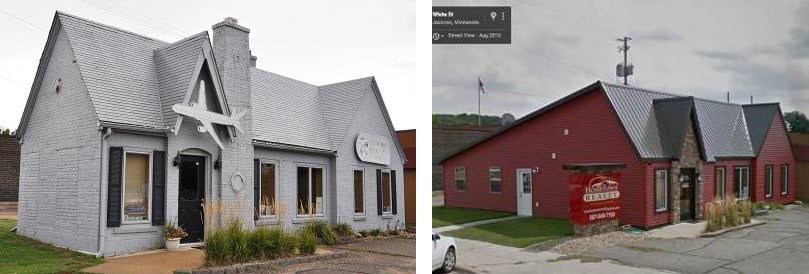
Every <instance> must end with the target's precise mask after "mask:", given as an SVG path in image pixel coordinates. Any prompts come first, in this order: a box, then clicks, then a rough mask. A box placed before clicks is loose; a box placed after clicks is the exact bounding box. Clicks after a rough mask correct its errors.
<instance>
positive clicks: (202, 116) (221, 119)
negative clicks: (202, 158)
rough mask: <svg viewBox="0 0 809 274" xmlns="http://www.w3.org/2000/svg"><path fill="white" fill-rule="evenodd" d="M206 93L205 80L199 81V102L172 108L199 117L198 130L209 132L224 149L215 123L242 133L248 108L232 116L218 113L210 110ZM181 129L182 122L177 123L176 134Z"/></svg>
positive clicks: (178, 112)
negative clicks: (241, 121)
mask: <svg viewBox="0 0 809 274" xmlns="http://www.w3.org/2000/svg"><path fill="white" fill-rule="evenodd" d="M205 97H206V95H205V80H200V81H199V92H198V95H197V102H196V103H193V102H192V103H190V104H189V105H185V104H174V105H173V106H171V109H172V110H174V112H176V113H177V114H180V115H183V116H186V117H191V118H194V119H197V121H199V122H200V123H201V124H202V126H199V127H197V131H199V132H208V133H209V134H211V138H213V140H214V142H216V144H217V145H219V148H221V149H222V150H224V149H225V147H224V146H223V145H222V141H221V140H219V136H218V135H217V134H216V131H215V130H214V128H213V124H220V125H223V126H232V127H234V128H235V129H236V130H238V131H239V133H242V127H241V124H240V123H239V120H241V119H242V117H243V116H244V114H245V113H247V110H242V111H240V112H239V113H236V114H235V115H232V116H227V115H223V114H220V113H216V112H213V111H210V110H208V104H207V100H206V98H205ZM179 131H180V124H179V123H178V124H177V128H176V129H175V130H174V134H175V135H176V134H177V133H178V132H179Z"/></svg>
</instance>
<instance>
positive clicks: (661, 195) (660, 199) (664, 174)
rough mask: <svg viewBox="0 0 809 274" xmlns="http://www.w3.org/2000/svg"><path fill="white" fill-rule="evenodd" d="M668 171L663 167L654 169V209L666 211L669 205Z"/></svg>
mask: <svg viewBox="0 0 809 274" xmlns="http://www.w3.org/2000/svg"><path fill="white" fill-rule="evenodd" d="M668 189H669V172H668V170H665V169H657V170H655V211H656V212H662V211H666V210H667V209H668V207H669V191H668Z"/></svg>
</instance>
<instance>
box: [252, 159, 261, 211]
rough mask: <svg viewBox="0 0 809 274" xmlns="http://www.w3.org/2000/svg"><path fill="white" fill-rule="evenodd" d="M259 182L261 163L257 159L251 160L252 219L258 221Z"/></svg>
mask: <svg viewBox="0 0 809 274" xmlns="http://www.w3.org/2000/svg"><path fill="white" fill-rule="evenodd" d="M259 181H261V163H260V162H259V161H258V159H254V160H253V211H255V212H254V213H253V219H254V220H258V217H259V208H258V207H259V201H260V198H259V197H260V193H258V186H259V183H260V182H259Z"/></svg>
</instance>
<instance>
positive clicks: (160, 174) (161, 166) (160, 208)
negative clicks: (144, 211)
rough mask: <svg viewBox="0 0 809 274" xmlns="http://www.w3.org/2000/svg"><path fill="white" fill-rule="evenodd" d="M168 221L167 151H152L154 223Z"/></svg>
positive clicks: (158, 223) (160, 223)
mask: <svg viewBox="0 0 809 274" xmlns="http://www.w3.org/2000/svg"><path fill="white" fill-rule="evenodd" d="M165 221H166V152H165V151H158V150H155V151H154V153H152V225H163V224H164V223H165Z"/></svg>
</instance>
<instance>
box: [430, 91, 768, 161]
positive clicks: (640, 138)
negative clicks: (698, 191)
mask: <svg viewBox="0 0 809 274" xmlns="http://www.w3.org/2000/svg"><path fill="white" fill-rule="evenodd" d="M596 90H603V91H604V93H605V95H606V97H607V101H608V102H609V104H610V105H611V107H612V109H613V110H614V111H615V115H616V116H617V118H618V121H619V123H620V124H621V126H622V127H623V129H624V132H625V133H626V134H627V136H628V137H629V139H630V141H631V143H632V146H633V148H634V149H635V152H636V153H637V155H638V157H639V158H640V159H642V160H657V159H676V158H678V157H679V156H680V155H679V154H680V153H681V151H680V150H681V149H682V142H683V138H684V136H685V130H686V129H687V128H686V125H687V124H688V121H689V119H694V122H695V123H694V128H695V131H696V132H695V134H696V135H697V138H698V141H699V142H700V148H701V149H702V151H701V152H702V156H703V157H704V158H705V160H706V161H709V162H713V161H716V160H717V159H719V158H749V157H755V154H754V153H753V147H752V145H751V141H750V136H749V134H748V131H747V128H748V127H747V124H746V121H745V112H744V111H743V109H742V105H738V104H732V103H725V102H718V101H712V100H706V99H701V98H694V97H691V96H683V95H678V94H673V93H666V92H661V91H655V90H651V89H645V88H640V87H635V86H626V85H620V84H613V83H606V82H601V81H598V82H595V83H593V84H591V85H589V86H587V87H585V88H583V89H581V90H579V91H576V92H574V93H572V94H570V95H568V96H565V97H564V98H562V99H560V100H558V101H556V102H553V103H551V104H549V105H547V106H545V107H543V108H541V109H539V110H537V111H534V112H532V113H530V114H528V115H526V116H524V117H522V118H520V119H518V120H517V121H516V122H515V123H513V124H511V125H508V126H504V127H502V128H501V129H500V130H497V131H495V132H493V133H491V134H489V135H487V136H485V137H483V138H481V139H480V140H479V141H477V142H474V143H471V144H469V145H467V146H466V147H464V148H462V149H460V150H458V151H457V152H455V153H453V154H450V155H449V156H447V157H446V158H444V160H446V159H449V158H451V157H453V156H455V155H457V154H459V153H461V152H463V151H465V150H467V149H469V148H471V147H474V146H476V145H478V144H480V143H483V142H486V141H488V140H490V139H492V138H494V137H495V136H497V135H499V134H501V133H503V132H505V131H508V130H510V129H511V128H514V127H517V126H519V125H521V124H522V123H524V122H526V121H529V120H532V119H534V118H536V117H538V116H540V115H542V114H543V113H545V112H547V111H550V110H552V109H554V108H556V107H557V106H560V105H562V104H565V103H567V102H569V101H571V100H573V99H575V98H577V97H579V96H582V95H584V94H587V93H589V92H591V91H596ZM444 160H442V162H443V161H444Z"/></svg>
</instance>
